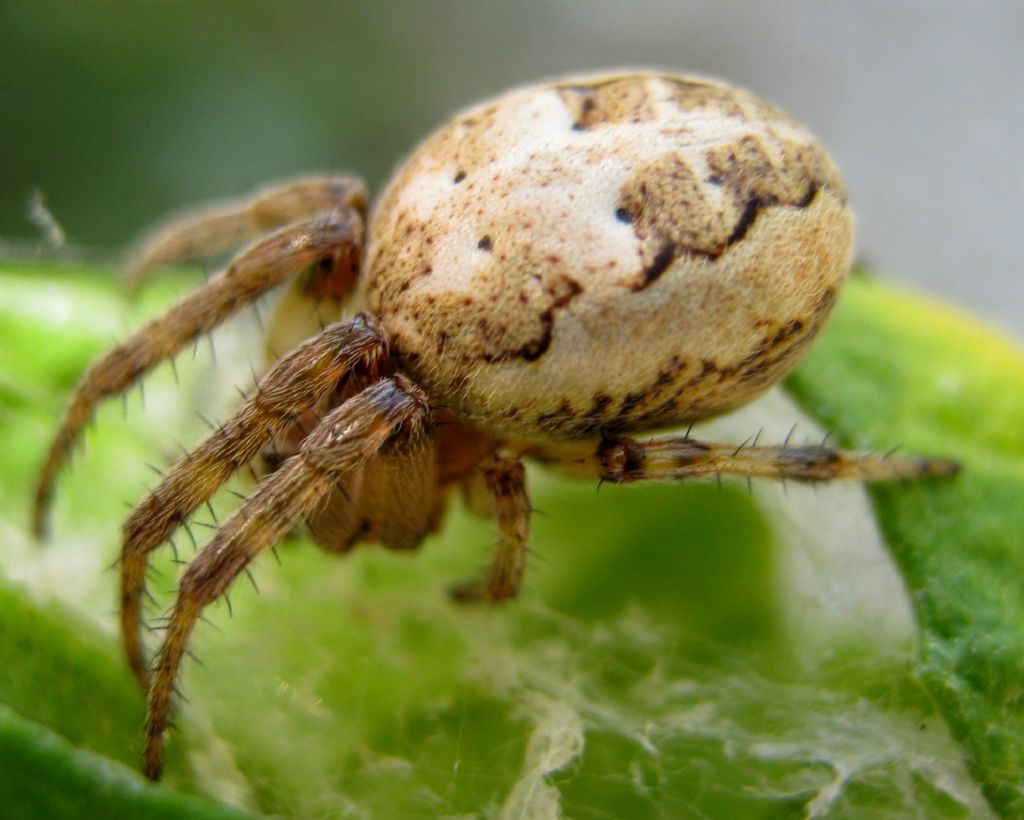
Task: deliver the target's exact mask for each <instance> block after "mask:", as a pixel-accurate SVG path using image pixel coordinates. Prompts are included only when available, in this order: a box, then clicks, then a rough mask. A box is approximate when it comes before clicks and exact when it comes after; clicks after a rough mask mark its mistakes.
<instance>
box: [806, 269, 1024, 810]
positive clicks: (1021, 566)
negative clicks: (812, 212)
mask: <svg viewBox="0 0 1024 820" xmlns="http://www.w3.org/2000/svg"><path fill="white" fill-rule="evenodd" d="M856 284H857V286H856V287H852V288H850V289H849V292H848V293H847V295H846V297H845V300H844V302H843V307H842V310H840V311H839V312H838V315H837V316H836V318H835V320H834V322H833V325H832V327H831V328H830V330H829V333H828V334H827V336H826V338H824V339H823V340H822V342H821V344H820V345H819V346H818V347H817V348H816V349H815V350H814V351H813V352H812V353H811V355H810V356H809V357H808V360H807V361H806V362H805V363H804V365H803V366H802V367H801V368H800V370H799V372H798V373H797V374H796V375H795V376H794V377H793V378H792V379H791V386H792V388H793V390H794V392H795V393H796V394H797V395H798V396H799V397H800V399H801V401H802V402H803V403H804V404H805V405H806V406H807V407H808V408H810V410H811V412H813V413H814V414H815V415H816V416H818V417H819V418H821V419H824V420H825V421H826V423H827V424H829V425H830V426H833V427H835V428H836V429H837V430H838V431H840V432H841V433H842V436H843V439H844V441H845V443H847V444H850V445H853V446H860V447H863V446H868V447H882V448H885V447H889V446H894V445H900V446H901V447H902V449H904V450H906V451H911V452H922V453H935V454H942V455H946V456H951V457H954V458H957V459H958V460H960V461H961V463H962V465H963V472H962V474H961V475H960V476H959V477H958V479H957V480H956V481H953V482H921V483H918V484H916V485H909V486H903V485H901V486H894V485H877V486H874V487H872V490H871V494H872V498H873V500H874V504H875V509H876V510H877V512H878V519H879V523H880V525H881V527H882V530H883V532H884V533H885V536H886V540H887V542H888V544H889V546H890V548H891V549H892V552H893V555H895V557H896V560H897V561H898V562H899V565H900V569H901V571H902V573H903V576H904V578H905V580H906V583H907V587H908V591H909V593H910V597H911V600H912V601H913V603H914V610H915V613H916V615H917V618H918V623H919V625H920V629H921V663H922V666H921V673H922V675H923V676H924V679H925V681H926V684H927V686H928V690H929V692H930V693H931V694H932V695H933V696H934V697H935V698H936V700H937V701H938V703H939V705H940V708H941V710H942V713H943V715H944V716H945V718H946V720H948V721H949V723H950V726H951V727H952V729H953V734H954V736H955V737H956V738H957V739H958V740H960V741H961V742H963V744H964V745H965V747H966V749H967V751H968V754H969V760H970V763H971V769H972V772H973V773H974V775H975V777H976V778H977V779H978V782H979V783H980V784H981V786H982V788H983V790H984V792H985V794H986V796H987V797H988V798H989V800H990V801H991V802H992V805H993V806H994V807H995V808H997V809H998V810H999V811H1000V812H1001V813H1003V814H1004V815H1006V816H1008V817H1015V816H1020V815H1021V814H1024V357H1022V355H1021V352H1020V350H1019V349H1017V348H1015V347H1014V346H1013V345H1012V344H1010V343H1009V342H1007V341H1005V340H1003V339H1001V338H999V337H998V336H997V335H996V334H995V333H993V332H992V331H990V330H987V329H985V328H983V327H980V326H979V325H977V324H976V323H973V322H971V321H969V320H967V319H965V318H963V317H961V316H958V315H956V314H954V313H953V312H951V311H949V310H947V309H943V308H938V307H935V306H933V305H927V304H925V303H923V302H921V301H919V300H918V299H917V298H915V297H913V296H910V295H909V294H905V293H902V292H900V291H898V290H895V289H892V288H887V287H884V286H882V285H879V284H877V283H874V282H870V281H862V282H857V283H856Z"/></svg>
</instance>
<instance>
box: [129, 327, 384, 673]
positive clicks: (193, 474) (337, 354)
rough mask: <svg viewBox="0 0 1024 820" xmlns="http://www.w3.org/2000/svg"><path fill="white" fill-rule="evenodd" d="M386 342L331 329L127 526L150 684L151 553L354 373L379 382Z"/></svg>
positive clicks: (366, 333)
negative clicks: (144, 616) (147, 603)
mask: <svg viewBox="0 0 1024 820" xmlns="http://www.w3.org/2000/svg"><path fill="white" fill-rule="evenodd" d="M387 365H388V362H387V344H386V340H385V339H384V336H383V334H382V332H381V330H380V328H379V327H378V326H377V324H376V322H375V321H374V320H373V319H371V318H369V317H366V316H363V315H360V316H357V317H356V318H355V319H353V320H352V321H350V322H339V323H337V324H335V325H331V326H330V327H329V328H327V329H326V330H325V331H324V332H323V333H321V334H320V335H319V336H316V337H314V338H313V339H311V340H310V341H309V342H307V343H306V344H305V345H303V346H302V347H300V348H299V349H298V350H296V351H295V352H294V353H292V354H291V355H289V356H288V357H286V358H285V359H283V360H282V361H281V362H280V363H279V364H278V365H277V366H276V367H275V368H274V369H273V370H272V371H271V372H270V373H269V374H268V375H267V376H266V378H264V379H263V381H262V382H261V383H260V385H259V388H258V390H257V392H256V394H255V395H254V396H253V397H252V399H250V400H249V401H248V402H246V403H245V404H244V405H243V406H242V407H241V408H240V409H239V410H238V411H237V412H236V413H235V415H234V416H233V417H232V418H231V419H230V420H228V422H227V423H225V424H224V425H223V426H221V427H219V428H217V429H216V430H215V431H214V433H213V434H212V435H211V436H209V437H208V438H207V439H206V440H205V441H204V442H203V443H202V444H201V445H200V446H199V447H197V448H196V449H195V450H194V451H193V452H191V453H187V454H186V455H184V456H182V457H181V458H180V459H178V461H177V462H176V463H175V464H174V466H173V467H171V469H170V470H169V471H168V472H167V474H166V476H165V477H164V479H163V481H162V482H161V483H160V485H159V486H158V487H157V488H156V489H155V490H153V491H152V492H151V493H150V494H149V495H148V496H147V497H146V498H145V499H143V501H142V502H140V503H139V505H138V506H137V507H136V508H135V509H134V510H133V511H132V513H131V515H130V516H129V517H128V520H127V521H126V522H125V524H124V529H123V542H122V552H121V630H122V639H123V641H124V645H125V651H126V653H127V655H128V662H129V665H130V666H131V668H132V671H133V672H134V673H135V676H136V678H137V679H138V680H139V682H140V683H142V684H143V685H145V677H146V669H145V663H144V661H143V657H142V647H141V642H140V636H139V629H140V625H141V600H140V598H141V594H142V589H143V585H144V577H145V571H146V563H147V556H148V555H149V553H150V552H152V551H153V550H154V549H156V548H157V547H158V546H159V545H160V544H161V543H163V542H164V541H165V540H166V539H167V538H168V537H170V535H171V534H172V533H173V532H174V530H175V529H176V528H177V527H178V526H179V525H180V524H182V523H183V522H184V521H185V520H186V519H187V518H188V516H189V514H190V513H191V512H192V511H193V510H195V509H196V508H197V507H198V506H200V505H201V504H203V503H205V502H207V501H208V500H209V499H210V498H212V496H213V495H214V493H216V492H217V490H218V489H220V487H221V486H223V484H224V482H226V481H227V480H228V478H230V477H231V475H232V474H233V473H234V472H235V471H237V470H238V469H239V467H241V466H242V465H244V464H247V463H248V462H249V461H250V460H251V459H252V458H254V457H255V456H256V455H257V454H258V452H259V449H260V448H261V447H262V446H263V445H264V444H265V443H266V442H267V441H270V440H271V439H272V438H273V437H274V436H276V435H277V434H278V433H279V432H281V431H282V430H283V429H284V428H285V427H287V425H288V424H289V423H292V422H293V421H294V420H295V419H296V418H298V417H299V416H301V415H302V414H303V413H305V412H307V411H309V410H311V409H313V408H315V407H316V406H317V405H318V404H319V402H320V401H321V399H322V398H323V397H324V396H326V395H327V394H328V393H330V392H331V391H332V390H333V389H334V388H335V387H336V386H337V385H338V383H339V381H341V380H342V379H343V378H344V377H345V376H346V375H347V374H349V373H352V372H354V371H358V372H360V373H361V374H364V375H365V376H366V377H367V378H368V379H369V380H371V381H373V380H376V379H378V378H380V377H381V375H383V371H385V370H386V369H387Z"/></svg>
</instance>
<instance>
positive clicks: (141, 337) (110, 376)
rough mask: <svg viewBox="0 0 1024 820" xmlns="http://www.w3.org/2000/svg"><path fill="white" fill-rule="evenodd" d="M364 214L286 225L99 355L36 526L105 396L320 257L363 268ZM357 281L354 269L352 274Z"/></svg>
mask: <svg viewBox="0 0 1024 820" xmlns="http://www.w3.org/2000/svg"><path fill="white" fill-rule="evenodd" d="M362 233H363V228H362V218H361V217H360V216H359V215H358V214H357V213H356V212H355V211H347V212H339V213H335V214H332V215H330V216H329V217H328V218H327V219H316V220H310V221H308V222H305V223H300V224H296V225H292V226H289V227H287V228H284V229H282V230H280V231H278V232H277V233H274V234H272V235H271V236H270V237H268V238H267V239H265V240H263V241H261V242H258V243H257V244H255V245H252V246H251V247H250V248H248V249H247V250H245V251H243V252H242V253H241V254H239V256H238V257H237V258H236V259H235V260H234V261H233V262H232V263H231V265H230V266H229V267H228V268H227V269H226V270H224V271H223V272H222V273H220V274H218V275H217V276H215V277H213V278H212V279H210V281H208V282H207V283H206V284H205V285H203V286H202V287H200V288H197V289H196V290H194V291H193V292H192V293H190V294H188V295H187V296H185V297H184V298H183V299H181V300H180V301H179V302H178V303H177V304H176V305H174V306H173V307H172V308H170V309H169V310H167V311H166V312H165V313H163V314H162V315H160V316H159V317H157V318H156V319H154V320H153V321H151V322H149V324H147V325H145V326H144V327H143V328H142V329H140V330H138V331H136V332H135V333H134V334H132V336H130V337H129V338H128V339H127V340H126V341H125V342H123V343H122V344H120V345H118V346H117V347H115V348H114V349H113V350H111V351H110V352H109V353H107V354H106V355H105V356H102V357H101V358H99V359H97V360H96V361H95V362H93V364H91V365H90V366H89V368H88V370H86V372H85V375H84V376H83V377H82V380H81V381H80V382H79V384H78V387H77V388H76V389H75V393H74V396H72V399H71V403H70V405H69V406H68V408H67V410H66V411H65V413H64V418H63V421H62V423H61V427H60V430H58V432H57V435H56V437H55V438H54V440H53V443H52V444H51V446H50V451H49V453H48V454H47V457H46V461H45V462H44V464H43V467H42V469H41V470H40V473H39V479H38V483H37V485H36V495H35V506H34V509H33V528H34V531H35V533H36V535H39V536H42V535H43V534H44V532H45V529H46V515H47V510H48V507H49V503H50V498H51V495H52V493H53V483H54V480H55V479H56V475H57V471H58V469H59V468H60V465H61V464H62V463H63V461H64V459H65V457H66V456H67V453H68V451H69V450H70V448H71V445H72V443H73V442H74V441H75V439H76V438H77V436H78V434H79V433H80V432H81V430H82V428H83V427H84V426H85V425H86V423H87V422H88V421H89V419H90V418H91V417H92V414H93V411H94V410H95V409H96V406H97V405H98V404H99V402H100V401H101V400H103V399H104V398H106V397H108V396H112V395H116V394H117V393H120V392H121V391H123V390H124V389H125V388H126V387H128V386H129V385H131V384H132V383H133V382H135V381H136V380H137V379H139V378H140V377H141V376H142V375H143V374H145V373H147V372H148V371H150V370H152V369H153V368H154V367H155V366H156V365H158V364H159V363H161V362H163V361H165V360H167V359H170V358H172V357H173V356H175V355H176V354H177V353H178V352H179V351H180V350H181V349H182V348H183V347H185V346H186V345H187V344H188V343H189V342H191V341H192V340H193V339H195V338H196V337H197V336H199V335H200V334H202V333H205V332H207V331H209V330H211V329H212V328H214V327H216V326H217V325H218V324H220V323H221V322H222V321H223V320H224V319H226V318H227V317H228V316H229V315H231V314H232V313H234V312H235V311H237V310H238V309H239V308H240V307H242V306H244V305H248V304H250V303H251V302H252V301H253V300H254V299H256V298H257V297H259V296H260V295H262V294H263V293H266V292H267V291H268V290H270V289H271V288H272V287H274V286H275V285H277V284H279V283H280V282H282V281H284V280H286V279H288V278H289V277H292V276H294V275H296V274H297V273H300V272H301V271H303V270H305V269H307V268H309V267H310V266H312V265H315V264H318V263H319V264H324V265H325V266H329V267H330V268H331V269H332V270H343V271H345V272H346V274H347V273H348V271H355V270H357V269H358V265H359V257H360V248H361V245H362ZM351 280H352V282H353V284H354V282H355V276H354V275H353V276H351Z"/></svg>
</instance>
